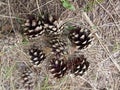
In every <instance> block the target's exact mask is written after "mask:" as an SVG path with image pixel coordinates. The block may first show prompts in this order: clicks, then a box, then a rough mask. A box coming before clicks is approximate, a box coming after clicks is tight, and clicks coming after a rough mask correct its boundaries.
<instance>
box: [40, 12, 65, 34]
mask: <svg viewBox="0 0 120 90" xmlns="http://www.w3.org/2000/svg"><path fill="white" fill-rule="evenodd" d="M42 20H43V22H44V28H45V31H46V33H47V35H52V36H56V35H59V34H61V33H62V29H63V27H62V26H59V22H58V19H57V18H56V16H54V15H49V14H44V15H42Z"/></svg>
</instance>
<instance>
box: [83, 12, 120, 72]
mask: <svg viewBox="0 0 120 90" xmlns="http://www.w3.org/2000/svg"><path fill="white" fill-rule="evenodd" d="M82 15H83V16H84V17H83V18H84V19H85V20H86V21H87V22H88V23H89V24H90V26H91V27H92V30H93V31H96V30H97V28H94V27H95V25H94V24H93V23H92V21H91V20H90V18H89V17H88V16H87V14H86V12H84V11H83V12H82ZM94 34H95V36H96V38H97V39H98V41H99V43H100V45H101V46H102V47H103V49H104V50H105V52H106V53H107V55H108V56H109V58H110V60H111V61H112V62H113V63H114V65H115V66H116V67H117V69H118V70H119V72H120V66H119V65H118V63H117V62H116V61H115V59H114V58H113V55H111V53H110V52H109V50H108V49H107V47H106V46H105V45H104V44H103V43H102V41H101V39H100V38H99V35H98V34H97V33H94Z"/></svg>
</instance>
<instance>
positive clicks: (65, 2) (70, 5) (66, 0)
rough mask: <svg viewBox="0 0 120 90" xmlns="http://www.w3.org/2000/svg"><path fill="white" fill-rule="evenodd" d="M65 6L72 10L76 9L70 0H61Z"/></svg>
mask: <svg viewBox="0 0 120 90" xmlns="http://www.w3.org/2000/svg"><path fill="white" fill-rule="evenodd" d="M61 2H62V5H63V7H65V8H66V9H70V10H75V7H74V6H73V5H72V4H71V3H70V2H69V1H68V0H61Z"/></svg>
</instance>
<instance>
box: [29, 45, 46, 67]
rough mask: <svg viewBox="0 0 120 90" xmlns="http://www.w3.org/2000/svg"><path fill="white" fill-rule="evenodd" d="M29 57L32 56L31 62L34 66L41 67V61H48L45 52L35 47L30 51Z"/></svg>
mask: <svg viewBox="0 0 120 90" xmlns="http://www.w3.org/2000/svg"><path fill="white" fill-rule="evenodd" d="M29 55H30V56H31V62H32V63H33V65H36V66H37V65H39V64H40V63H41V61H43V60H45V59H46V56H45V53H44V52H43V50H41V49H39V48H37V47H33V48H31V49H30V50H29Z"/></svg>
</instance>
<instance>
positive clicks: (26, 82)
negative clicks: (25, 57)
mask: <svg viewBox="0 0 120 90" xmlns="http://www.w3.org/2000/svg"><path fill="white" fill-rule="evenodd" d="M21 82H22V84H23V86H24V88H26V89H27V90H31V89H32V88H33V87H34V84H35V81H34V79H33V73H32V71H30V70H29V69H25V70H23V72H22V73H21Z"/></svg>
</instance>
